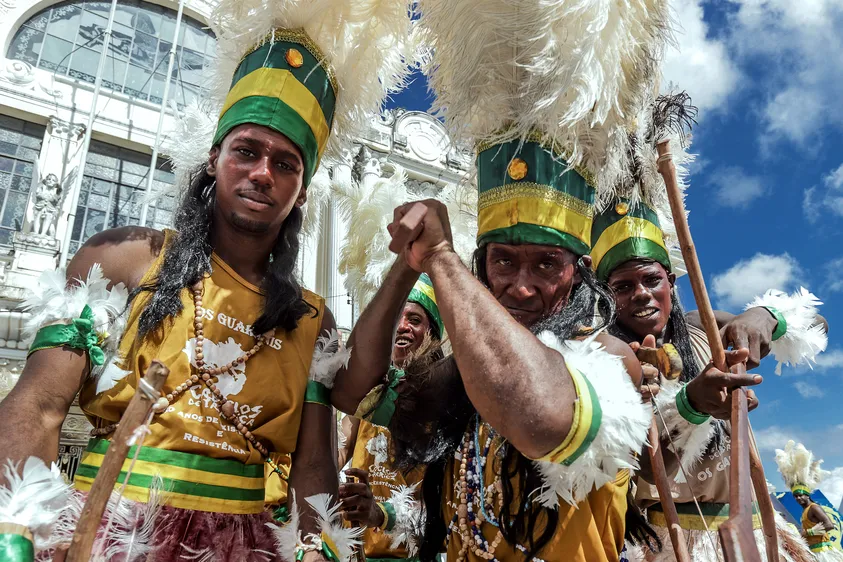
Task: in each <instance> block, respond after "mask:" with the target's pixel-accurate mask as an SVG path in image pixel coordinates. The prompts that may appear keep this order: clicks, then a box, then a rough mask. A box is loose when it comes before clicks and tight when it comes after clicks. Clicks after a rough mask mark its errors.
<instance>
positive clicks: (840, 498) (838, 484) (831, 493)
mask: <svg viewBox="0 0 843 562" xmlns="http://www.w3.org/2000/svg"><path fill="white" fill-rule="evenodd" d="M820 488H821V489H822V491H823V494H825V497H826V498H828V501H829V502H831V505H833V506H834V507H839V506H840V505H841V502H843V466H841V467H837V468H835V469H833V470H832V471H831V476H829V477H828V478H826V479H825V480H824V481H823V483H822V484H821V485H820Z"/></svg>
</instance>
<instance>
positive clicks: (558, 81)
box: [419, 0, 670, 189]
mask: <svg viewBox="0 0 843 562" xmlns="http://www.w3.org/2000/svg"><path fill="white" fill-rule="evenodd" d="M419 5H420V11H421V14H422V16H421V19H420V26H421V27H422V28H423V31H424V33H425V41H426V42H427V44H428V46H429V47H430V49H431V50H432V56H431V57H430V63H429V64H428V65H427V72H428V75H429V80H430V85H431V88H432V89H433V90H434V91H435V92H436V100H435V102H434V104H433V109H434V112H435V113H436V114H437V115H439V116H442V117H444V119H445V123H446V126H447V127H448V128H449V130H450V131H451V133H452V135H453V136H454V138H456V139H460V140H466V139H470V140H471V141H472V142H477V141H480V140H491V141H497V140H509V139H513V138H521V139H524V138H526V137H527V135H528V134H529V133H530V132H531V131H533V130H538V131H540V132H541V133H542V134H544V135H545V136H546V140H547V141H548V142H550V143H552V144H553V145H554V146H556V147H561V148H562V150H563V151H564V152H565V153H566V154H567V156H568V160H569V162H570V163H571V164H573V165H576V166H584V167H585V168H586V169H588V170H589V171H590V172H591V173H593V174H595V175H598V182H599V184H600V185H607V186H609V188H610V189H611V188H613V187H614V186H615V185H616V181H615V180H616V179H617V177H618V176H619V175H620V174H621V173H622V172H623V170H624V169H625V168H626V165H625V158H626V154H627V151H626V150H625V149H626V147H627V145H628V134H627V133H628V130H630V129H631V128H632V127H631V125H632V123H633V120H634V119H635V118H636V116H637V113H638V111H639V109H640V108H641V107H642V106H643V105H644V103H645V96H646V94H647V93H648V92H649V91H652V90H653V88H654V83H655V81H656V79H657V75H658V64H659V62H660V61H661V59H662V54H663V50H664V45H665V43H666V41H667V40H668V38H669V35H670V28H669V19H670V18H669V12H668V2H667V0H640V1H635V2H613V1H609V0H578V1H574V2H571V1H569V0H547V1H543V2H535V1H530V0H491V1H489V0H482V1H481V0H462V1H460V2H452V1H450V0H421V1H420V2H419Z"/></svg>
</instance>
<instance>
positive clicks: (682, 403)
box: [676, 385, 711, 425]
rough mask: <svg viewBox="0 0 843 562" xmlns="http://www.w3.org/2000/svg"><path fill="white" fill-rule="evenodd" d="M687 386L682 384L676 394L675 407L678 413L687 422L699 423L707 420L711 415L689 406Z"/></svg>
mask: <svg viewBox="0 0 843 562" xmlns="http://www.w3.org/2000/svg"><path fill="white" fill-rule="evenodd" d="M687 388H688V385H682V388H681V389H680V390H679V392H678V393H677V394H676V409H677V410H678V411H679V415H680V416H682V417H683V418H685V420H686V421H687V422H688V423H692V424H694V425H701V424H703V423H705V422H707V421H708V420H709V418H711V416H710V415H708V414H703V413H702V412H698V411H696V410H695V409H694V408H693V407H692V406H691V402H690V401H689V400H688V391H687Z"/></svg>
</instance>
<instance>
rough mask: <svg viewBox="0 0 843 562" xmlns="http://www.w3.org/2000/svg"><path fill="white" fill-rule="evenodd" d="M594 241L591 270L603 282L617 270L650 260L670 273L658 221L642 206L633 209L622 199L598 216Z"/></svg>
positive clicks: (648, 209)
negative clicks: (630, 261) (642, 259)
mask: <svg viewBox="0 0 843 562" xmlns="http://www.w3.org/2000/svg"><path fill="white" fill-rule="evenodd" d="M618 209H622V210H623V214H620V213H619V212H618ZM591 240H592V243H593V246H592V248H591V260H592V267H594V271H595V273H596V274H597V278H598V279H600V280H602V281H605V280H606V279H608V278H609V275H610V274H611V273H612V271H614V270H615V268H616V267H618V266H619V265H621V264H623V263H624V262H627V261H629V260H631V259H635V258H645V259H651V260H654V261H656V262H658V263H660V264H662V265H663V266H664V267H665V268H667V270H668V271H670V269H671V265H670V257H669V255H668V252H667V247H666V245H665V243H664V233H663V232H662V229H661V225H660V224H659V219H658V217H657V216H656V213H655V212H653V211H652V209H650V208H649V207H647V206H646V205H644V204H643V203H639V204H637V205H635V206H634V207H630V205H629V201H627V200H625V199H621V200H619V201H617V202H616V204H613V205H611V206H610V207H609V208H608V209H606V210H605V211H604V212H602V213H600V214H599V215H597V216H595V217H594V227H593V228H592V231H591Z"/></svg>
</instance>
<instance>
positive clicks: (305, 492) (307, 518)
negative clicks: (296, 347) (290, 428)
mask: <svg viewBox="0 0 843 562" xmlns="http://www.w3.org/2000/svg"><path fill="white" fill-rule="evenodd" d="M334 328H336V323H335V322H334V316H333V314H331V311H330V310H329V309H328V308H325V314H324V316H323V318H322V324H321V326H320V328H319V333H320V334H323V333H325V331H326V330H328V331H331V330H333V329H334ZM334 432H336V418H335V417H334V411H333V408H329V407H327V406H323V405H321V404H312V403H305V404H304V407H303V409H302V417H301V424H300V425H299V435H298V439H297V440H296V450H295V452H294V453H293V454H292V455H291V459H292V462H291V466H290V479H289V487H290V490H291V491H292V492H293V493H294V494H295V498H296V504H297V506H298V509H299V511H300V512H301V514H302V518H301V529H302V531H303V534H304V535H307V534H309V533H315V534H317V535H318V534H319V533H320V531H319V528H318V523H317V520H316V518H315V513H314V512H313V510H312V509H311V507H310V504H308V503H307V501H305V500H306V498H309V497H310V496H315V495H316V494H322V493H329V494H331V496H332V497H333V498H336V497H337V487H338V483H337V465H336V451H335V450H334V446H335V443H334V441H332V439H331V437H332V435H333V434H334ZM293 493H291V494H288V500H291V499H292V497H293Z"/></svg>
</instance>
